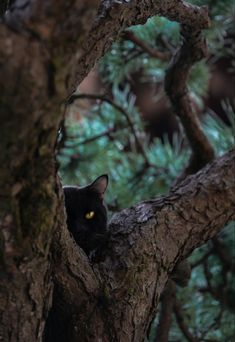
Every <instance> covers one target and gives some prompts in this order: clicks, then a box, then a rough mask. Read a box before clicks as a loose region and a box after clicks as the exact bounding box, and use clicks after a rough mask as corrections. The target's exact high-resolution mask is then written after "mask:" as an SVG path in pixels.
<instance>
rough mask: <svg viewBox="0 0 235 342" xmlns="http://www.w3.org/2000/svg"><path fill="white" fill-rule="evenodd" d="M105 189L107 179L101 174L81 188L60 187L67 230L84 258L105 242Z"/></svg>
mask: <svg viewBox="0 0 235 342" xmlns="http://www.w3.org/2000/svg"><path fill="white" fill-rule="evenodd" d="M107 186H108V176H107V175H102V176H100V177H98V178H97V179H96V180H95V181H94V182H93V183H91V184H89V185H87V186H85V187H83V188H79V187H77V186H65V187H64V188H63V190H64V196H65V207H66V212H67V225H68V229H69V231H70V232H71V234H72V235H73V237H74V240H75V241H76V243H77V244H78V245H79V246H80V247H81V248H82V249H83V250H84V251H85V253H86V254H87V255H89V254H90V252H91V251H93V250H95V249H99V248H100V247H102V245H103V244H104V243H105V242H106V240H107V210H106V207H105V204H104V202H103V198H104V193H105V191H106V189H107Z"/></svg>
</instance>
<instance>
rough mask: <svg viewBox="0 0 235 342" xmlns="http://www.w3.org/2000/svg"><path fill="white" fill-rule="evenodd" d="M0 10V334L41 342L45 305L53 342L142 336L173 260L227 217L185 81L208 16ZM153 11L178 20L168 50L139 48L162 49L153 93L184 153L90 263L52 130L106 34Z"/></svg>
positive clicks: (223, 160) (230, 198)
mask: <svg viewBox="0 0 235 342" xmlns="http://www.w3.org/2000/svg"><path fill="white" fill-rule="evenodd" d="M9 3H10V4H9ZM8 6H10V7H9V8H8ZM7 9H8V10H7ZM0 10H1V21H0V42H1V43H0V75H1V77H0V141H1V143H0V161H1V162H0V184H1V187H0V226H1V231H0V243H1V256H0V272H1V278H0V284H1V285H0V288H1V290H0V322H1V325H0V340H1V341H11V342H14V341H20V342H24V341H42V339H43V334H44V328H45V323H46V321H47V317H48V312H49V310H50V309H51V307H52V302H53V307H52V310H55V312H56V317H57V319H58V320H57V321H55V322H52V323H51V325H52V329H55V330H57V333H58V332H59V334H60V339H61V341H71V342H74V341H103V342H105V341H107V342H108V341H124V342H128V341H135V342H138V341H144V339H145V337H146V335H147V332H148V329H149V327H150V324H151V322H152V320H153V319H154V317H155V314H156V309H157V306H158V303H159V300H160V297H161V295H162V293H163V290H164V288H165V286H166V284H167V281H168V278H169V276H170V275H171V273H172V271H173V270H174V269H175V267H176V265H180V262H181V261H182V260H184V259H185V258H186V257H187V256H188V255H189V254H190V253H191V252H192V251H193V250H194V249H195V248H196V247H198V246H200V245H202V244H203V243H205V242H206V241H208V240H209V239H211V238H213V237H215V236H216V234H217V233H218V232H220V231H221V229H222V228H223V227H224V226H225V224H226V223H228V222H229V221H231V220H232V219H234V218H235V212H234V204H235V191H234V190H235V182H234V171H235V165H234V156H235V153H234V151H229V152H227V153H226V154H224V155H223V156H220V157H217V158H215V157H214V151H213V148H212V146H211V144H210V142H209V141H208V139H207V137H206V135H205V134H204V132H203V130H202V128H201V126H200V123H199V120H198V119H197V117H196V116H195V114H194V112H193V110H192V106H191V102H190V97H189V95H188V91H187V84H186V83H187V79H188V74H189V72H190V69H191V67H192V66H193V65H194V63H196V62H198V61H199V60H201V59H202V58H204V57H205V56H206V53H207V48H206V42H205V39H204V38H203V34H202V30H204V29H207V28H208V27H209V25H210V21H209V16H208V11H207V9H206V8H205V7H197V6H194V5H191V4H188V3H186V2H184V1H181V0H173V1H156V2H153V1H148V0H146V1H139V0H135V1H112V0H107V1H106V0H103V1H98V0H91V1H76V0H71V1H54V0H47V1H37V0H35V1H22V0H16V1H10V2H7V1H5V2H4V1H3V2H2V4H1V8H0ZM155 15H158V16H163V17H165V18H167V19H169V20H171V21H176V22H178V23H179V24H180V33H181V44H180V46H179V47H178V48H177V49H176V51H174V52H172V56H171V55H170V54H169V55H163V54H162V53H161V52H159V53H156V51H155V52H153V51H152V50H151V51H148V52H149V53H152V54H153V53H155V55H157V56H158V57H159V56H160V58H163V59H165V58H168V57H171V60H170V62H169V65H168V68H167V70H166V76H165V91H166V94H167V96H168V97H169V100H170V103H171V106H172V109H173V111H174V113H175V115H176V116H177V117H178V119H179V120H180V121H181V124H182V126H183V128H184V132H185V135H186V137H187V139H188V142H189V145H190V149H191V156H190V158H189V161H188V165H187V167H186V168H185V170H184V171H183V172H182V173H181V175H180V176H179V177H178V179H177V180H176V181H175V184H174V186H172V188H171V190H170V191H169V193H168V194H167V195H164V196H159V197H157V198H155V199H152V200H147V201H144V202H141V203H138V204H136V205H134V206H132V207H131V208H129V209H125V210H122V211H121V212H120V213H118V214H116V215H115V216H114V217H113V218H112V219H111V221H110V223H109V227H108V229H109V234H110V236H109V240H108V242H107V244H106V246H105V248H104V250H103V251H102V260H101V261H98V262H92V261H91V260H89V259H88V257H87V256H86V254H85V253H84V252H83V250H82V249H81V248H79V246H77V245H76V244H75V243H74V241H73V239H72V238H71V236H70V234H69V232H68V229H67V225H66V215H65V209H64V197H63V190H62V186H61V183H60V180H59V177H58V176H57V164H56V161H55V156H56V141H57V132H58V129H59V128H60V127H61V122H62V121H63V119H64V112H65V106H66V105H67V104H71V103H72V102H74V101H76V100H77V99H78V98H79V95H77V93H74V92H75V90H76V88H77V86H78V85H79V84H80V83H81V81H82V80H83V79H84V78H85V76H86V75H87V74H88V73H89V71H90V70H91V69H92V68H93V66H94V65H95V63H96V62H97V61H98V60H99V58H100V57H102V56H103V55H104V54H105V52H106V51H107V50H108V49H109V48H110V46H111V43H112V42H113V41H115V40H117V39H119V38H120V37H121V35H123V31H124V30H125V29H126V28H128V27H130V26H131V25H137V24H144V23H145V22H146V20H147V19H148V18H150V17H152V16H155ZM129 38H131V39H135V37H134V38H133V36H129ZM137 43H138V44H140V45H141V43H139V42H137ZM141 47H142V48H146V47H145V46H143V44H142V45H141ZM100 100H101V101H106V102H112V101H111V100H110V99H108V98H106V97H101V98H100ZM116 107H117V108H116V109H117V110H120V111H122V112H123V115H125V117H126V120H127V122H128V124H130V125H131V118H130V117H129V116H128V115H127V114H126V113H125V111H123V109H122V108H119V107H118V105H116ZM133 135H134V138H135V142H136V145H137V147H138V150H139V151H140V153H142V155H143V158H145V159H144V160H145V162H146V164H148V162H149V161H148V159H147V157H146V156H145V154H144V149H143V146H142V145H141V141H140V140H139V138H138V136H137V135H135V132H134V129H133ZM168 284H171V282H169V283H168ZM173 286H174V285H173ZM169 287H170V286H169ZM53 298H54V301H53V300H52V299H53ZM163 300H164V298H163ZM174 308H175V310H176V312H177V313H178V317H179V310H178V311H177V308H178V307H177V303H176V304H174ZM158 334H159V339H158V341H160V342H161V341H167V340H166V339H164V337H162V336H161V334H160V331H159V332H158ZM51 341H53V339H52V340H51Z"/></svg>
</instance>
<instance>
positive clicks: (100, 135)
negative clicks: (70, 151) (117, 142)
mask: <svg viewBox="0 0 235 342" xmlns="http://www.w3.org/2000/svg"><path fill="white" fill-rule="evenodd" d="M114 132H116V127H111V128H109V129H107V130H105V131H104V132H101V133H99V134H97V135H94V136H93V137H91V138H87V139H84V140H82V141H79V142H77V143H75V144H74V145H70V146H71V147H75V146H79V145H85V144H89V143H91V142H93V141H95V140H98V139H100V138H103V137H105V136H107V137H109V138H110V134H111V133H114Z"/></svg>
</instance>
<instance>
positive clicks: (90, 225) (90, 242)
mask: <svg viewBox="0 0 235 342" xmlns="http://www.w3.org/2000/svg"><path fill="white" fill-rule="evenodd" d="M107 185H108V176H107V175H102V176H100V177H98V178H97V179H96V180H95V181H94V182H93V183H91V184H89V185H87V186H86V187H83V188H79V187H77V186H65V187H64V188H63V190H64V197H65V208H66V212H67V226H68V229H69V231H70V232H71V234H72V236H73V238H74V240H75V241H76V243H77V244H78V245H79V246H80V247H81V248H82V249H83V250H84V251H85V253H86V254H87V255H88V256H90V260H92V261H94V262H96V261H99V260H100V258H101V255H102V251H103V246H104V244H105V242H106V241H107V239H108V233H107V210H106V207H105V204H104V202H103V197H104V193H105V191H106V188H107ZM90 212H94V217H93V218H91V219H86V214H87V213H90ZM91 252H92V253H91ZM93 253H94V254H93ZM56 290H57V288H56V286H55V288H54V293H53V303H52V308H51V310H50V312H49V315H48V317H47V321H46V325H45V330H44V334H43V342H67V341H68V336H69V331H67V329H69V324H70V321H68V320H70V318H66V317H61V312H60V310H59V309H58V308H59V307H60V304H59V303H60V295H59V294H57V291H56ZM66 320H67V321H66Z"/></svg>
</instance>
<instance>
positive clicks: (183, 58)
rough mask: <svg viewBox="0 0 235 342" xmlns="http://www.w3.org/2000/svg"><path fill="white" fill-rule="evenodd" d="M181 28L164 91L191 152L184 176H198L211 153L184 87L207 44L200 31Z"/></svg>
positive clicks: (212, 153) (209, 145)
mask: <svg viewBox="0 0 235 342" xmlns="http://www.w3.org/2000/svg"><path fill="white" fill-rule="evenodd" d="M181 28H182V29H181V33H182V37H183V44H182V46H181V47H180V48H179V49H178V51H177V52H176V54H175V56H174V57H173V58H172V61H171V63H170V65H169V67H168V70H167V72H166V77H165V90H166V93H167V95H168V96H169V99H170V101H171V104H172V107H173V109H174V111H175V113H176V115H177V116H178V117H179V119H180V121H181V123H182V125H183V127H184V130H185V133H186V136H187V138H188V141H189V144H190V146H191V149H192V156H191V160H190V163H189V165H188V167H187V169H186V170H185V172H184V176H185V175H187V174H191V173H194V172H197V171H198V170H199V169H200V168H202V167H203V166H204V165H205V164H206V163H208V162H209V161H211V160H212V159H213V158H214V151H213V148H212V146H211V144H210V142H209V140H208V138H207V137H206V135H205V134H204V132H203V130H202V128H201V125H200V122H199V119H198V117H197V115H196V114H195V113H194V111H193V108H192V105H191V103H190V97H189V95H188V90H187V83H186V82H187V79H188V75H189V71H190V69H191V67H192V66H193V64H194V63H195V62H197V61H199V60H200V59H202V58H203V57H204V56H205V55H206V42H205V39H204V38H203V37H202V33H201V31H199V30H192V29H191V28H190V27H188V26H187V27H186V26H184V25H181ZM182 178H183V176H182Z"/></svg>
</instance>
